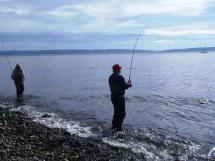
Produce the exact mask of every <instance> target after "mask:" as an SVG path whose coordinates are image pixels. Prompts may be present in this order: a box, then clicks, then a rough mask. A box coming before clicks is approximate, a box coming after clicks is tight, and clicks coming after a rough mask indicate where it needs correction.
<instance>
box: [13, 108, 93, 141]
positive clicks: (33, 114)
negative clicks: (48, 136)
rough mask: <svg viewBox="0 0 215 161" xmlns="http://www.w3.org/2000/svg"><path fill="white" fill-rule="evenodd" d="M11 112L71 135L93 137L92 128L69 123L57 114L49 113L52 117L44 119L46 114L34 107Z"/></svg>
mask: <svg viewBox="0 0 215 161" xmlns="http://www.w3.org/2000/svg"><path fill="white" fill-rule="evenodd" d="M11 111H20V112H22V113H26V114H27V115H28V117H30V118H32V119H33V121H34V122H38V123H40V124H43V125H46V126H48V127H50V128H62V129H65V130H67V131H68V132H70V133H71V134H75V135H78V136H80V137H84V138H88V137H90V136H91V135H93V134H92V133H91V131H90V129H91V128H90V127H82V126H80V124H79V123H78V122H74V121H67V120H65V119H63V118H60V117H58V116H57V115H56V114H55V113H49V114H48V115H49V116H50V117H45V118H43V117H42V116H43V115H45V114H47V113H45V112H38V111H36V110H35V109H34V108H33V107H32V106H28V105H26V106H20V107H18V108H16V109H11Z"/></svg>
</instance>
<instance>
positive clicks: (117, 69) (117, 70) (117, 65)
mask: <svg viewBox="0 0 215 161" xmlns="http://www.w3.org/2000/svg"><path fill="white" fill-rule="evenodd" d="M121 68H122V67H121V66H120V65H119V64H115V65H113V67H112V69H113V73H117V74H119V73H120V72H121Z"/></svg>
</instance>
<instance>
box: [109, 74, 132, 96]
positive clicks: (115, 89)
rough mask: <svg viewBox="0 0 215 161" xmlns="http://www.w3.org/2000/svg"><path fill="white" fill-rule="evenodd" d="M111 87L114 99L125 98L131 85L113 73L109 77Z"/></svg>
mask: <svg viewBox="0 0 215 161" xmlns="http://www.w3.org/2000/svg"><path fill="white" fill-rule="evenodd" d="M109 86H110V91H111V96H112V97H123V96H124V94H125V90H126V89H128V88H129V85H128V84H127V83H126V82H125V79H124V77H123V76H121V75H119V74H117V73H113V74H112V75H111V76H110V77H109Z"/></svg>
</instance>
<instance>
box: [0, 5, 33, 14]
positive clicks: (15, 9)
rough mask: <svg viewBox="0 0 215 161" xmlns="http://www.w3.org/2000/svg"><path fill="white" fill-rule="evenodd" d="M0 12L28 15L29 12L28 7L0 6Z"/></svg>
mask: <svg viewBox="0 0 215 161" xmlns="http://www.w3.org/2000/svg"><path fill="white" fill-rule="evenodd" d="M0 13H2V14H14V15H18V16H25V15H28V14H29V13H30V9H29V8H22V7H0Z"/></svg>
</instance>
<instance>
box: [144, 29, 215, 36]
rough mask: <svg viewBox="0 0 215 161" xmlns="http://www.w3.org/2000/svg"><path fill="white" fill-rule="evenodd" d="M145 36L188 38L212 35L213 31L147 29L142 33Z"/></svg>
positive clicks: (214, 32) (214, 33)
mask: <svg viewBox="0 0 215 161" xmlns="http://www.w3.org/2000/svg"><path fill="white" fill-rule="evenodd" d="M144 34H146V35H158V36H190V35H211V36H212V35H214V36H215V30H213V29H209V30H207V29H206V30H204V29H187V30H177V29H176V30H162V29H147V30H145V31H144Z"/></svg>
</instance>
